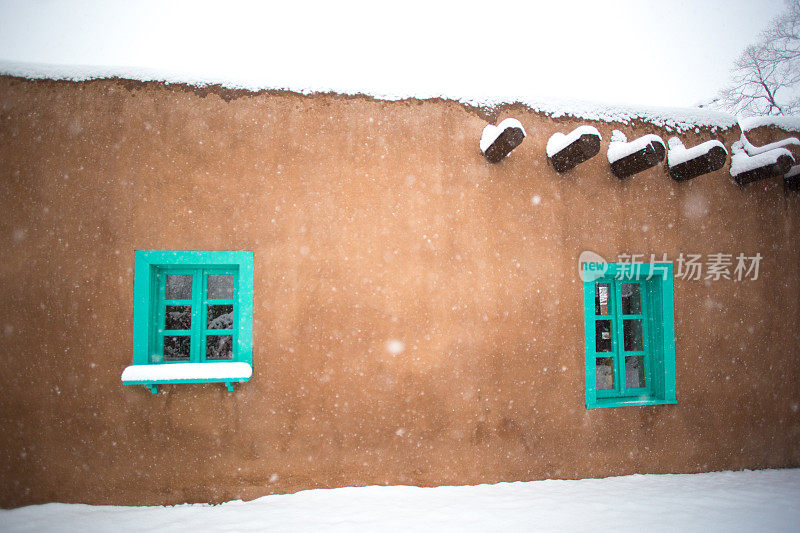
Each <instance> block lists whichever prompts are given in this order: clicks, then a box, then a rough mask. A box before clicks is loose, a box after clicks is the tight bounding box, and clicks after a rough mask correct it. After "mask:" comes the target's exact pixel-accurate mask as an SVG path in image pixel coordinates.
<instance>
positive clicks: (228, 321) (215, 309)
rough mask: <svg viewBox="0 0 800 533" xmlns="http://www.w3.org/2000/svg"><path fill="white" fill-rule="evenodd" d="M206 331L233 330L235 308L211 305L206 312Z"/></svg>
mask: <svg viewBox="0 0 800 533" xmlns="http://www.w3.org/2000/svg"><path fill="white" fill-rule="evenodd" d="M206 329H233V306H232V305H209V306H208V310H207V311H206Z"/></svg>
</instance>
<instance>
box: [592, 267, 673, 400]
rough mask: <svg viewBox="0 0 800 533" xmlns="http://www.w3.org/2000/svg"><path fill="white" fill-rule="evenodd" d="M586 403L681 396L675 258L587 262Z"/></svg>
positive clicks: (668, 398)
mask: <svg viewBox="0 0 800 533" xmlns="http://www.w3.org/2000/svg"><path fill="white" fill-rule="evenodd" d="M583 274H584V276H583V277H584V331H585V352H586V407H587V408H589V409H592V408H596V407H619V406H624V405H659V404H672V403H676V399H675V324H674V303H673V286H672V264H670V263H652V264H650V263H600V264H595V263H584V265H583Z"/></svg>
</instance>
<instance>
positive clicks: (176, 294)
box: [167, 274, 192, 300]
mask: <svg viewBox="0 0 800 533" xmlns="http://www.w3.org/2000/svg"><path fill="white" fill-rule="evenodd" d="M167 299H168V300H191V299H192V275H191V274H167Z"/></svg>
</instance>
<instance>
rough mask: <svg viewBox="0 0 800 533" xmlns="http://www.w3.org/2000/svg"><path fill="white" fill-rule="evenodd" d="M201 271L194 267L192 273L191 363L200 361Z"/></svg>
mask: <svg viewBox="0 0 800 533" xmlns="http://www.w3.org/2000/svg"><path fill="white" fill-rule="evenodd" d="M202 282H203V271H202V269H200V268H197V269H194V271H193V275H192V357H191V362H192V363H199V362H202V358H201V351H200V344H201V340H202V339H201V337H200V333H199V331H200V327H201V322H202V319H203V317H202V311H203V305H202V301H203V285H202Z"/></svg>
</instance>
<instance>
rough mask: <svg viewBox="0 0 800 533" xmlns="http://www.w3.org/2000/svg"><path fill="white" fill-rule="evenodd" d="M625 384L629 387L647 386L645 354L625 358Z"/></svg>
mask: <svg viewBox="0 0 800 533" xmlns="http://www.w3.org/2000/svg"><path fill="white" fill-rule="evenodd" d="M625 386H626V387H627V388H629V389H640V388H642V387H644V386H645V383H644V356H643V355H636V356H633V357H626V358H625Z"/></svg>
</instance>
